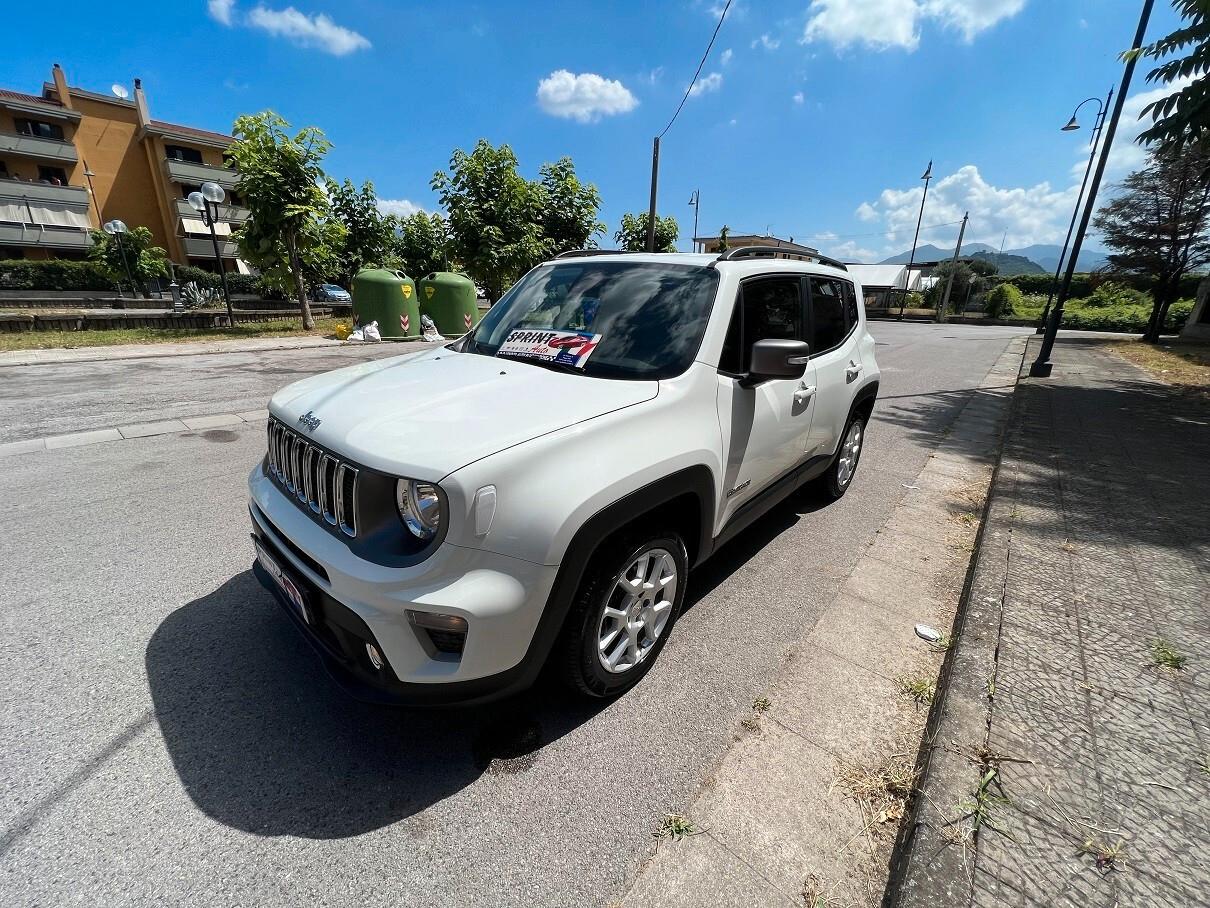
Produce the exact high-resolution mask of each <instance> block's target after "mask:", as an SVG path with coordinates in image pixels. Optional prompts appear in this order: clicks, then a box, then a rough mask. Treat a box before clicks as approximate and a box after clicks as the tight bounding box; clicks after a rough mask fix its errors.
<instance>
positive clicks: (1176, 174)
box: [1093, 145, 1210, 343]
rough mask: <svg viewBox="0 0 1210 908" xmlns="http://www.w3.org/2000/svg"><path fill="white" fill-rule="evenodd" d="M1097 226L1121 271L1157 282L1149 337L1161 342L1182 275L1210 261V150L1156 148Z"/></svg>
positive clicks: (1101, 213)
mask: <svg viewBox="0 0 1210 908" xmlns="http://www.w3.org/2000/svg"><path fill="white" fill-rule="evenodd" d="M1093 225H1094V226H1095V227H1096V228H1097V230H1099V231H1100V232H1101V234H1102V235H1103V237H1104V241H1105V245H1106V246H1108V247H1109V248H1110V249H1112V250H1115V251H1114V252H1113V254H1111V255H1110V256H1109V263H1110V266H1111V267H1112V268H1113V269H1114V270H1115V271H1117V272H1119V273H1120V274H1125V275H1146V276H1148V277H1150V278H1151V279H1152V280H1153V281H1154V284H1153V288H1152V293H1153V294H1154V303H1153V306H1152V311H1151V318H1150V320H1149V321H1148V324H1147V330H1146V331H1145V332H1144V334H1143V339H1144V340H1146V341H1150V342H1152V343H1158V341H1159V339H1160V330H1161V329H1162V327H1163V325H1164V321H1165V319H1166V317H1167V315H1168V307H1169V306H1171V305H1172V303H1173V302H1174V301H1175V300H1176V299H1177V297H1178V295H1179V288H1180V283H1181V278H1183V277H1184V276H1185V275H1186V274H1188V273H1190V272H1192V271H1196V270H1198V269H1199V268H1201V267H1202V266H1204V265H1206V264H1208V263H1210V153H1208V152H1207V151H1204V150H1203V148H1202V146H1200V145H1188V146H1185V147H1184V149H1183V150H1171V151H1159V150H1157V151H1154V152H1152V154H1151V156H1150V158H1148V160H1147V164H1146V165H1145V166H1144V167H1143V168H1142V169H1141V170H1136V171H1135V172H1134V173H1132V174H1130V176H1128V177H1126V179H1125V180H1124V181H1123V182H1122V191H1121V192H1120V193H1119V194H1118V195H1117V196H1116V197H1115V198H1114V199H1113V201H1111V202H1110V203H1109V204H1108V205H1106V206H1105V207H1103V208H1102V209H1101V210H1100V211H1099V212H1097V216H1096V218H1095V220H1094V221H1093Z"/></svg>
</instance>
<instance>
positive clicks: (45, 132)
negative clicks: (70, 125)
mask: <svg viewBox="0 0 1210 908" xmlns="http://www.w3.org/2000/svg"><path fill="white" fill-rule="evenodd" d="M13 123H15V124H16V126H17V132H18V134H20V135H23V136H37V137H38V138H40V139H57V140H58V141H60V142H62V141H63V127H62V126H60V125H58V124H57V123H43V122H42V121H41V120H21V119H17V120H14V121H13Z"/></svg>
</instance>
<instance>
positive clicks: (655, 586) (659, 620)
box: [562, 531, 689, 697]
mask: <svg viewBox="0 0 1210 908" xmlns="http://www.w3.org/2000/svg"><path fill="white" fill-rule="evenodd" d="M688 570H689V566H688V557H687V555H686V553H685V544H684V542H683V541H682V540H681V538H680V536H678V535H677V534H676V533H672V532H667V531H660V532H654V533H639V534H628V535H626V536H621V537H618V538H617V539H616V540H612V541H608V542H606V543H605V544H603V545H602V547H601V549H600V550H599V551H598V552H597V554H596V555H595V556H594V557H593V560H592V563H591V564H590V565H589V567H588V570H587V571H586V573H585V575H584V580H583V582H582V583H581V585H580V589H579V591H578V592H577V595H576V601H575V602H574V603H573V604H572V610H571V613H570V614H569V615H568V617H567V625H566V626H565V628H564V636H563V642H562V649H563V670H564V671H563V674H564V676H565V678H566V679H567V681H568V682H569V683H570V684H571V685H572V686H573V687H575V688H577V689H578V690H580V691H581V692H583V693H585V694H588V695H589V696H593V697H614V696H617V695H618V694H620V693H622V692H623V691H626V690H629V689H630V688H631V687H633V686H634V685H635V684H637V683H638V681H639V679H641V678H642V677H643V675H645V674H647V672H648V671H649V670H650V669H651V666H652V664H653V663H654V662H655V660H656V658H657V657H658V656H659V654H660V651H661V650H663V648H664V644H665V642H666V641H667V640H668V634H669V633H670V632H671V631H672V626H673V624H675V623H676V619H677V615H678V614H679V613H680V610H681V604H682V603H683V602H684V598H685V580H686V575H687V573H688Z"/></svg>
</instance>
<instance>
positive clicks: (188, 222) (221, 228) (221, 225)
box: [181, 218, 231, 236]
mask: <svg viewBox="0 0 1210 908" xmlns="http://www.w3.org/2000/svg"><path fill="white" fill-rule="evenodd" d="M181 225H182V226H183V227H184V228H185V232H186V233H200V234H202V235H203V236H210V228H209V227H207V226H206V222H205V221H203V220H202V219H201V218H181ZM214 232H215V233H216V234H217V235H218V236H230V235H231V225H230V224H228V223H227V222H226V221H215V223H214Z"/></svg>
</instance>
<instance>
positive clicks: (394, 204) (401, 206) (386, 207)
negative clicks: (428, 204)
mask: <svg viewBox="0 0 1210 908" xmlns="http://www.w3.org/2000/svg"><path fill="white" fill-rule="evenodd" d="M378 210H379V211H381V212H382V213H383V214H395V215H398V216H399V217H401V218H406V217H407V216H408V215H412V214H415V213H416V212H418V211H421V212H423V211H424V209H423V208H421V207H420V206H419V205H417V204H416V203H415V202H413V201H410V200H409V199H379V200H378Z"/></svg>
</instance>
